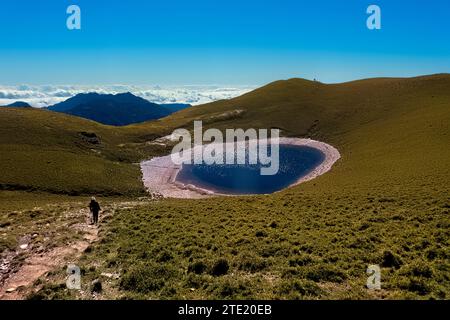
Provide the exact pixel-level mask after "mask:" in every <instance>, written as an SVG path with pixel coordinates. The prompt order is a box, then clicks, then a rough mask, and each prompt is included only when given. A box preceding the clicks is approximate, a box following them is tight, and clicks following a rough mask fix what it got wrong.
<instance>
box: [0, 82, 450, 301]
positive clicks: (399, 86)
mask: <svg viewBox="0 0 450 320" xmlns="http://www.w3.org/2000/svg"><path fill="white" fill-rule="evenodd" d="M236 110H239V111H238V112H236ZM0 112H1V114H0V121H2V123H4V124H5V125H7V123H8V122H11V123H12V122H13V121H19V120H17V119H22V120H21V121H22V122H20V123H25V122H24V121H27V122H26V123H27V126H28V125H29V123H30V122H31V120H34V119H36V117H39V116H41V113H39V111H36V113H35V114H31V113H27V112H28V111H25V110H24V111H14V114H13V113H12V111H9V109H8V111H6V114H8V112H10V114H9V116H10V118H9V119H10V120H9V121H5V120H4V119H5V118H4V117H3V112H5V111H3V110H0ZM19 112H21V113H19ZM18 115H20V117H19V116H18ZM46 116H47V115H44V114H42V117H43V119H40V121H39V120H37V122H36V125H35V127H34V129H33V130H30V131H28V128H24V129H23V131H18V132H22V133H21V134H19V135H18V136H17V137H12V138H11V139H12V140H11V142H10V141H9V139H7V138H6V135H9V136H12V135H11V132H14V130H16V129H15V128H16V127H17V126H12V125H11V126H10V127H9V128H8V127H7V129H5V127H4V126H2V127H1V128H0V130H4V131H1V135H0V137H1V139H2V141H1V148H2V160H1V162H2V163H1V167H2V168H3V167H4V163H9V164H10V168H11V169H10V170H11V172H12V173H11V177H10V178H9V183H10V184H14V183H16V182H17V181H18V177H19V173H17V167H14V166H13V164H14V163H15V162H14V161H13V160H9V162H8V161H6V162H4V160H3V150H6V148H7V146H9V145H10V146H9V147H10V148H11V150H14V149H13V148H14V146H15V145H18V146H21V148H26V150H34V149H33V148H35V147H34V143H37V145H38V146H39V143H40V142H39V141H40V139H42V141H48V140H45V138H44V137H45V135H44V132H46V131H45V130H44V128H46V126H45V125H42V123H39V122H44V123H47V126H50V124H49V123H48V122H45V121H47V120H45V119H46ZM58 119H60V118H59V115H58ZM61 119H62V118H61ZM64 119H66V120H65V121H67V124H66V123H64V125H62V124H61V126H60V127H58V132H59V133H61V132H64V135H60V134H59V133H58V134H56V133H55V134H53V135H52V140H51V142H46V144H45V145H44V146H42V148H39V147H36V152H37V153H38V152H39V150H52V149H53V148H54V149H56V150H61V151H60V152H62V153H64V154H71V155H77V159H82V157H78V155H82V156H83V157H84V156H86V157H89V159H95V160H96V161H99V162H100V165H101V166H105V168H108V169H109V168H111V166H110V164H111V163H116V164H117V166H119V167H120V168H119V167H118V169H117V172H114V173H111V177H112V178H111V179H108V180H98V181H99V182H98V183H99V184H98V185H99V188H107V187H105V186H108V185H110V184H111V182H110V181H116V182H117V184H114V185H117V188H118V189H119V188H121V181H122V180H123V181H127V182H128V183H130V185H134V184H133V183H135V182H136V177H138V172H137V171H135V172H134V173H133V172H130V171H127V170H135V169H136V167H135V166H133V165H132V164H131V163H132V162H133V161H136V159H139V158H141V157H146V156H149V155H152V154H157V153H163V152H167V150H165V149H163V148H161V149H154V147H149V146H148V145H147V144H145V141H146V140H148V139H149V138H151V137H155V136H161V135H164V134H170V133H171V132H172V130H173V129H174V128H176V127H180V126H185V127H191V122H192V121H193V120H196V119H203V120H204V122H205V124H206V126H211V127H218V128H237V127H244V128H246V127H262V128H267V127H278V128H281V129H282V133H283V135H287V136H300V137H312V138H315V139H319V140H322V141H324V142H327V143H330V144H332V145H333V146H335V147H336V148H338V149H339V151H340V152H341V156H342V158H341V159H340V160H339V161H338V162H337V163H336V164H335V166H334V167H333V169H332V170H331V171H330V172H328V173H326V174H325V175H323V176H320V177H318V178H316V179H314V180H312V181H310V182H307V183H304V184H301V185H298V186H296V187H294V188H290V189H288V190H284V191H282V192H279V193H276V194H273V195H268V196H255V197H253V196H252V197H225V198H213V199H204V200H179V199H177V200H175V199H174V200H170V199H166V200H162V201H159V202H154V203H151V204H148V205H146V206H140V207H137V208H126V209H121V210H119V211H118V212H117V214H115V215H114V216H113V217H112V218H111V219H110V220H109V221H108V222H107V223H106V224H105V225H104V227H103V229H102V230H101V233H100V235H101V237H102V240H101V241H100V242H99V243H98V244H96V245H94V246H92V247H91V248H90V249H89V251H88V252H87V253H86V254H85V255H84V257H83V258H82V259H81V260H80V262H79V264H80V265H81V266H82V267H83V270H84V271H85V277H86V280H85V281H83V283H85V284H86V285H88V284H89V283H90V280H93V279H96V278H99V277H100V273H101V272H110V273H119V274H120V275H121V276H120V278H119V279H117V280H108V281H104V283H103V285H104V288H105V290H104V292H103V297H113V298H116V297H133V298H188V299H191V298H192V299H194V298H279V299H286V298H312V299H318V298H440V299H442V298H448V297H449V296H450V263H449V261H450V260H449V233H450V232H449V230H450V228H449V224H450V220H449V213H450V196H449V194H450V192H449V191H450V190H449V185H448V181H449V180H450V171H449V170H448V167H449V164H450V163H449V159H450V149H449V148H448V146H449V145H450V136H449V135H450V127H449V126H450V75H434V76H427V77H418V78H410V79H368V80H361V81H354V82H349V83H343V84H333V85H326V84H321V83H318V82H311V81H306V80H301V79H291V80H287V81H278V82H275V83H272V84H269V85H267V86H265V87H262V88H260V89H257V90H255V91H253V92H250V93H248V94H246V95H243V96H241V97H238V98H235V99H231V100H227V101H218V102H215V103H210V104H207V105H202V106H196V107H193V108H190V109H187V110H183V111H180V112H178V113H175V114H173V115H171V116H169V117H167V118H164V119H161V120H158V121H155V122H149V123H144V124H139V125H133V126H127V127H124V128H121V129H120V130H116V129H112V128H110V127H105V126H99V125H97V124H95V123H92V122H86V121H82V122H78V121H79V120H78V119H75V118H70V117H67V118H64ZM48 121H50V120H48ZM71 121H72V122H71ZM75 122H76V123H75ZM51 123H53V122H51ZM71 123H72V124H71ZM81 123H82V125H83V131H89V132H91V131H92V132H96V134H97V135H98V136H100V137H101V139H102V141H104V142H103V145H104V147H103V148H104V149H100V148H94V149H95V150H97V149H98V150H99V151H101V153H100V154H98V153H97V152H93V151H91V150H90V149H91V147H90V146H88V145H86V144H83V143H82V144H81V145H77V144H76V142H77V141H78V140H77V139H78V138H77V137H78V135H77V132H78V131H79V130H80V129H79V125H80V124H81ZM52 126H53V124H52ZM71 126H72V127H71ZM28 132H31V133H33V136H37V137H40V138H39V139H37V140H36V141H35V142H33V146H29V144H31V143H30V140H29V139H30V138H29V135H28V134H27V133H28ZM34 132H36V133H34ZM49 132H52V131H51V130H50V131H49ZM66 137H70V139H69V140H67V139H68V138H66ZM13 141H15V142H14V143H13ZM41 143H42V142H41ZM73 145H76V146H77V147H76V149H75V150H76V152H72V153H71V152H70V150H71V148H72V147H73ZM22 152H23V153H20V150H18V151H17V152H16V153H14V154H16V155H17V159H21V160H19V161H23V162H24V163H25V160H24V159H25V157H26V156H27V154H28V153H26V152H25V151H22ZM45 154H47V155H48V154H50V153H45ZM36 158H38V157H36ZM67 159H69V157H68V158H67ZM118 160H122V161H121V162H118ZM45 161H49V160H48V159H46V160H45ZM67 161H69V160H67ZM42 163H44V162H43V160H42ZM77 163H80V162H77ZM82 163H87V162H84V161H83V162H82ZM56 168H57V167H53V169H52V170H56ZM73 170H75V169H73ZM14 172H15V173H14ZM53 172H55V171H53ZM76 172H77V171H76V170H75V171H74V173H76ZM30 174H31V175H32V176H34V177H37V178H36V179H37V180H39V179H40V178H39V177H40V176H39V174H37V173H36V171H34V170H30ZM93 174H94V175H95V173H93ZM74 175H75V176H76V174H74ZM118 175H121V176H120V178H117V177H118ZM47 176H48V177H49V179H55V180H56V179H57V178H52V177H51V174H50V173H48V174H47ZM1 179H2V181H1V182H2V184H5V183H4V182H3V181H5V180H3V179H4V178H3V176H2V178H1ZM21 179H23V181H26V177H23V178H21ZM114 179H117V180H114ZM21 181H22V180H21ZM61 181H62V182H60V183H62V184H64V181H66V180H61ZM75 181H76V180H75ZM116 182H115V183H116ZM21 183H22V184H23V185H26V183H25V182H21ZM41 183H42V182H41ZM53 183H54V182H53V181H52V184H49V185H53ZM65 183H66V187H67V188H73V186H74V185H75V184H74V183H75V182H68V181H66V182H65ZM29 184H30V185H37V183H35V182H31V183H29ZM83 185H84V186H86V184H83V183H82V182H80V184H79V188H83ZM89 185H90V183H89ZM136 188H138V184H137V183H136ZM369 264H379V265H380V266H381V267H382V288H383V290H381V291H369V290H367V289H366V287H365V284H366V279H367V275H366V273H365V271H366V268H367V266H368V265H369ZM64 276H65V273H64V270H61V272H60V273H56V274H55V275H53V276H52V281H53V283H55V282H56V283H59V282H60V283H64ZM86 289H88V288H86ZM36 297H41V298H42V297H44V298H49V297H81V298H91V296H90V295H77V294H76V293H74V292H67V290H65V289H64V287H59V286H56V287H55V286H49V287H44V290H42V291H41V292H40V293H39V294H38V295H37V296H36Z"/></svg>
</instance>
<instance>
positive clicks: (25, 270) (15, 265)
mask: <svg viewBox="0 0 450 320" xmlns="http://www.w3.org/2000/svg"><path fill="white" fill-rule="evenodd" d="M137 204H138V203H133V202H122V203H114V204H112V205H109V206H106V207H105V208H103V209H104V210H103V212H102V213H101V216H100V226H99V228H102V220H105V219H106V218H108V217H109V216H112V215H113V214H114V213H115V211H116V209H118V208H125V207H133V206H135V205H137ZM99 228H97V226H93V225H91V224H90V213H89V210H88V209H87V208H83V207H82V206H81V204H80V207H78V208H69V209H67V211H65V212H64V213H62V214H61V219H60V221H55V222H54V223H53V224H49V225H47V226H46V229H47V230H49V231H50V232H52V233H53V234H57V235H59V236H61V234H62V233H64V234H63V235H64V237H65V239H66V241H57V240H55V239H56V235H55V237H54V239H52V236H49V238H50V239H47V240H48V241H46V242H45V243H46V244H45V245H44V246H43V245H39V246H37V245H33V241H32V240H33V238H34V237H37V235H36V234H27V235H25V236H23V237H22V238H21V239H20V241H19V244H18V246H17V248H16V249H15V250H14V251H10V252H8V253H6V254H3V256H2V257H1V260H0V300H11V299H15V300H17V299H19V300H20V299H25V298H26V297H27V296H28V295H29V294H30V293H31V292H33V291H34V290H35V289H36V288H37V287H39V285H36V284H35V282H36V280H38V279H39V278H40V277H42V276H44V275H45V274H46V273H48V272H50V271H52V270H56V269H60V268H64V267H65V266H67V265H68V264H70V263H74V262H76V261H77V259H78V258H80V256H81V254H82V253H83V252H84V251H85V250H86V248H87V247H88V246H89V245H91V244H92V243H94V242H95V241H97V239H98V231H99ZM52 240H53V241H52Z"/></svg>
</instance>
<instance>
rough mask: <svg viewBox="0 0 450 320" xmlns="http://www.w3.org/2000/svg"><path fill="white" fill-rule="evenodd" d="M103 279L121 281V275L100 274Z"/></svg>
mask: <svg viewBox="0 0 450 320" xmlns="http://www.w3.org/2000/svg"><path fill="white" fill-rule="evenodd" d="M100 275H101V276H102V277H106V278H110V279H111V278H112V279H119V278H120V275H119V274H117V273H109V272H102V273H101V274H100Z"/></svg>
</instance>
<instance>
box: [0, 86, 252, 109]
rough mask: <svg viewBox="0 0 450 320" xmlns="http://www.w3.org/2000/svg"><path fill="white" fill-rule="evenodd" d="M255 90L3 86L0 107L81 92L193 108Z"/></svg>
mask: <svg viewBox="0 0 450 320" xmlns="http://www.w3.org/2000/svg"><path fill="white" fill-rule="evenodd" d="M254 88H255V86H228V87H224V86H201V85H199V86H194V85H190V86H145V85H143V86H136V85H121V84H117V85H98V86H82V85H42V86H34V85H26V84H24V85H17V86H2V85H0V105H6V104H10V103H12V102H14V101H17V100H20V101H25V102H28V103H29V104H30V105H32V106H34V107H45V106H48V105H52V104H55V103H57V102H60V101H63V100H66V99H68V98H69V97H72V96H74V95H76V94H78V93H82V92H94V91H95V92H98V93H112V94H116V93H121V92H128V91H129V92H131V93H133V94H135V95H137V96H140V97H142V98H144V99H147V100H149V101H151V102H155V103H190V104H193V105H197V104H203V103H208V102H211V101H216V100H221V99H230V98H234V97H237V96H240V95H242V94H244V93H246V92H249V91H251V90H253V89H254Z"/></svg>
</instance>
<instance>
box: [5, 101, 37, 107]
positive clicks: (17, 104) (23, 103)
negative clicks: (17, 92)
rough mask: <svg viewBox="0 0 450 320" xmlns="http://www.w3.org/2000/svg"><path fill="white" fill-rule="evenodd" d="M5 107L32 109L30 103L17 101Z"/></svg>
mask: <svg viewBox="0 0 450 320" xmlns="http://www.w3.org/2000/svg"><path fill="white" fill-rule="evenodd" d="M4 107H14V108H31V106H30V105H29V104H28V103H26V102H23V101H16V102H13V103H11V104H8V105H6V106H4Z"/></svg>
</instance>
